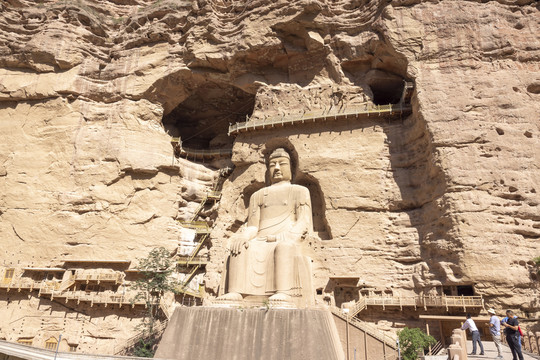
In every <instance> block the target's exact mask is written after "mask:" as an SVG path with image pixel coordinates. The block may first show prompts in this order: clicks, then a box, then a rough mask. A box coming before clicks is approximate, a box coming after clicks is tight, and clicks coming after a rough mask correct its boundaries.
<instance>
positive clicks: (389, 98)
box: [366, 70, 405, 105]
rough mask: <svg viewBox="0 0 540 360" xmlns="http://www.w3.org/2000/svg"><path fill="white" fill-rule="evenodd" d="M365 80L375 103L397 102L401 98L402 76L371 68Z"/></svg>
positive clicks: (403, 86)
mask: <svg viewBox="0 0 540 360" xmlns="http://www.w3.org/2000/svg"><path fill="white" fill-rule="evenodd" d="M366 81H367V84H368V86H369V88H370V89H371V92H372V93H373V103H374V104H375V105H386V104H398V103H399V102H401V101H402V100H403V90H404V88H405V79H404V78H403V77H401V76H399V75H396V74H393V73H390V72H387V71H382V70H371V71H369V72H368V73H367V76H366Z"/></svg>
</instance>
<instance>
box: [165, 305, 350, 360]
mask: <svg viewBox="0 0 540 360" xmlns="http://www.w3.org/2000/svg"><path fill="white" fill-rule="evenodd" d="M156 357H157V358H161V359H174V360H184V359H185V360H187V359H189V360H198V359H200V360H208V359H220V360H253V359H258V360H274V359H275V360H283V359H295V360H303V359H306V360H318V359H320V360H334V359H335V360H343V359H344V355H343V349H342V347H341V344H340V341H339V337H338V334H337V330H336V325H335V323H334V319H333V317H332V314H331V313H330V312H329V311H328V310H324V309H266V308H263V309H232V308H217V307H190V308H177V309H176V310H175V312H174V314H173V316H172V318H171V320H170V321H169V325H168V326H167V329H166V330H165V333H164V334H163V338H162V340H161V342H160V344H159V347H158V350H157V352H156Z"/></svg>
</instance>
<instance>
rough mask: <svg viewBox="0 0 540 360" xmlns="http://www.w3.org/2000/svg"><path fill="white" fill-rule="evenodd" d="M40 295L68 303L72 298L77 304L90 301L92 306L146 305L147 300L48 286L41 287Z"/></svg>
mask: <svg viewBox="0 0 540 360" xmlns="http://www.w3.org/2000/svg"><path fill="white" fill-rule="evenodd" d="M39 295H40V296H49V297H50V299H51V300H54V299H64V300H65V302H66V303H68V302H69V301H70V300H73V301H77V304H80V303H81V302H89V303H90V306H93V305H94V304H105V306H107V305H109V304H110V305H119V306H122V305H130V306H135V305H144V306H146V302H145V301H144V300H142V299H137V298H136V296H135V295H134V294H130V295H119V294H116V293H105V292H86V291H82V290H75V291H59V290H52V289H48V288H42V289H40V293H39Z"/></svg>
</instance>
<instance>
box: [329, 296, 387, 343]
mask: <svg viewBox="0 0 540 360" xmlns="http://www.w3.org/2000/svg"><path fill="white" fill-rule="evenodd" d="M330 311H331V312H332V314H334V315H336V316H337V317H339V318H341V319H343V320H345V321H348V322H349V323H351V324H353V325H354V326H356V327H357V328H358V329H360V330H362V331H364V332H365V333H366V334H368V335H370V336H371V337H373V338H375V339H377V340H379V341H381V342H383V343H384V344H386V346H388V347H390V348H391V349H393V350H397V346H396V339H397V336H396V335H395V334H394V333H386V332H384V331H381V330H379V329H378V328H377V327H376V326H375V325H371V324H369V323H367V322H365V321H361V320H360V319H358V318H356V317H353V316H351V315H350V313H349V314H345V313H343V311H342V310H341V309H339V308H337V307H335V306H331V307H330Z"/></svg>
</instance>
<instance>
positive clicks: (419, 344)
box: [398, 327, 437, 360]
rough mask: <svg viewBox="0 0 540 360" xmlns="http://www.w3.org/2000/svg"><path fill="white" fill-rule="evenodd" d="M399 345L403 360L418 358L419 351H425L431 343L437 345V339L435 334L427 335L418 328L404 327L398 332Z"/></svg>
mask: <svg viewBox="0 0 540 360" xmlns="http://www.w3.org/2000/svg"><path fill="white" fill-rule="evenodd" d="M398 337H399V346H400V347H401V355H402V357H403V360H416V359H418V351H424V350H425V349H427V348H428V347H429V346H431V345H435V344H436V343H437V340H435V338H434V337H433V336H429V335H427V334H426V333H425V332H423V331H422V330H420V329H418V328H412V329H409V328H407V327H406V328H404V329H403V330H401V331H400V332H399V333H398Z"/></svg>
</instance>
